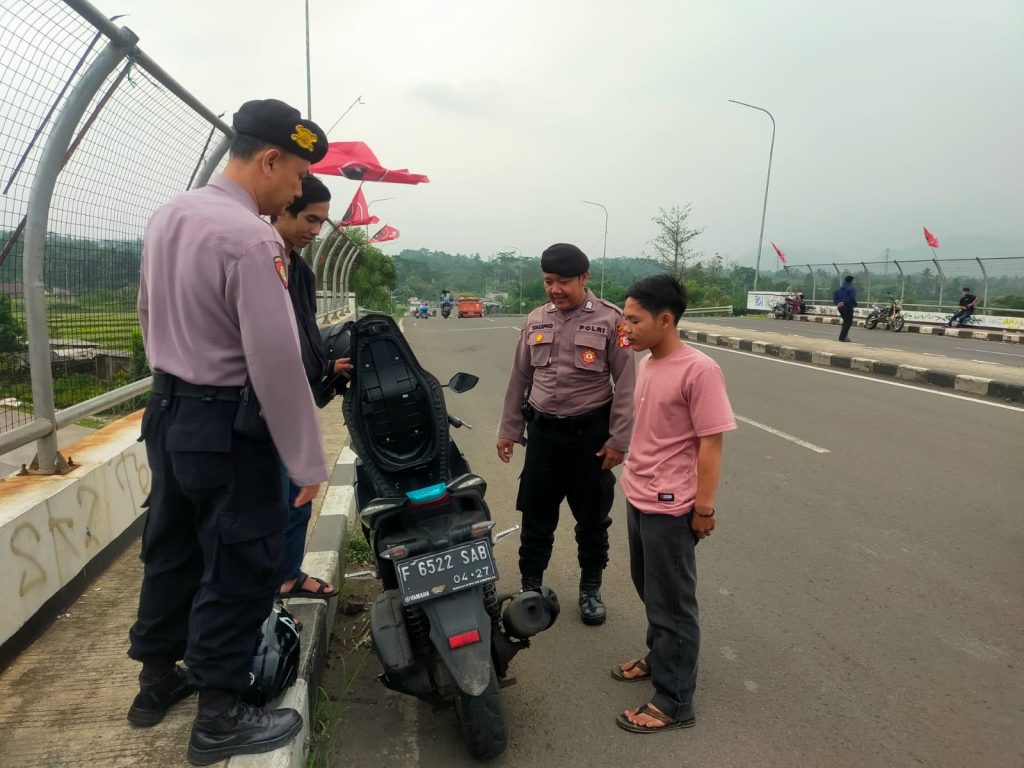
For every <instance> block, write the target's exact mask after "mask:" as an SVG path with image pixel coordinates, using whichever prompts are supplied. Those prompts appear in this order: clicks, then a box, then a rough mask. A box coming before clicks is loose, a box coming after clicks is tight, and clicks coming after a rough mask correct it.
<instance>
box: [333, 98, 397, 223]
mask: <svg viewBox="0 0 1024 768" xmlns="http://www.w3.org/2000/svg"><path fill="white" fill-rule="evenodd" d="M342 117H344V115H342ZM394 199H395V198H394V197H378V198H377V199H376V200H371V201H370V202H368V203H367V204H366V213H367V215H369V213H370V206H371V205H373V204H374V203H383V202H384V201H385V200H394ZM366 240H367V242H369V240H370V225H369V224H367V225H366Z"/></svg>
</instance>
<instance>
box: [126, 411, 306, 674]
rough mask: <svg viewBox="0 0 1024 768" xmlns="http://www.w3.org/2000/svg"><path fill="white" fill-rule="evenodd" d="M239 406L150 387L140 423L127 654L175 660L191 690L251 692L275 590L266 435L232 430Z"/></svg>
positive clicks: (277, 497) (282, 517)
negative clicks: (138, 529)
mask: <svg viewBox="0 0 1024 768" xmlns="http://www.w3.org/2000/svg"><path fill="white" fill-rule="evenodd" d="M237 410H238V403H237V402H224V401H220V400H210V401H204V400H202V399H199V398H194V397H174V396H167V395H157V394H154V395H152V396H151V397H150V400H149V403H148V405H147V406H146V412H145V415H144V416H143V421H142V439H144V440H145V442H146V453H147V455H148V457H149V466H150V469H151V471H152V478H153V480H152V482H153V485H152V489H151V492H150V497H149V515H148V518H147V520H146V527H145V530H144V532H143V535H142V561H143V562H144V563H145V571H144V577H143V581H142V590H141V594H140V596H139V613H138V620H137V621H136V622H135V625H134V626H133V627H132V629H131V632H130V637H131V648H130V650H129V652H128V655H129V656H131V658H133V659H136V660H138V661H142V662H144V663H146V662H149V663H154V664H171V663H174V662H175V661H177V660H178V659H181V658H184V660H185V663H186V664H187V665H188V668H189V681H190V682H191V683H192V684H193V685H195V686H196V687H197V688H200V689H202V688H219V689H225V690H234V691H243V690H245V689H247V688H248V687H249V684H250V682H249V681H250V678H249V671H250V669H251V668H252V657H253V653H254V652H255V650H256V646H257V643H258V641H259V629H260V626H261V624H262V623H263V621H264V620H265V619H266V618H267V616H268V615H269V614H270V611H271V609H272V607H273V601H274V596H275V594H276V592H277V589H278V588H279V587H280V570H279V565H280V562H279V561H280V558H281V549H282V540H283V531H284V527H285V524H286V522H287V519H288V512H287V508H286V506H285V502H284V500H283V498H282V494H281V475H280V469H279V468H278V459H277V454H276V453H275V451H274V446H273V443H272V442H271V441H270V440H265V441H264V440H259V441H257V440H250V439H247V438H244V437H241V436H239V435H238V434H235V433H234V431H233V429H232V425H233V422H234V418H235V414H236V412H237Z"/></svg>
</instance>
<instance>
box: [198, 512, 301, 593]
mask: <svg viewBox="0 0 1024 768" xmlns="http://www.w3.org/2000/svg"><path fill="white" fill-rule="evenodd" d="M240 514H241V513H240ZM224 519H225V517H224V516H223V515H222V517H221V520H222V523H223V521H224ZM280 529H281V526H280V524H279V525H278V530H277V532H276V533H271V534H269V535H264V536H254V537H251V538H246V539H237V538H235V536H232V535H227V532H226V530H225V527H224V526H223V524H222V525H221V537H220V546H219V547H218V548H217V563H216V566H215V585H216V586H215V589H216V590H217V591H218V592H219V593H220V595H221V597H223V598H225V599H228V600H247V599H251V598H255V597H263V596H266V595H267V594H268V593H273V592H275V591H277V588H278V587H279V586H280V585H281V573H280V570H281V552H282V550H283V544H284V535H283V534H282V532H281V530H280ZM235 533H236V534H237V531H236V532H235Z"/></svg>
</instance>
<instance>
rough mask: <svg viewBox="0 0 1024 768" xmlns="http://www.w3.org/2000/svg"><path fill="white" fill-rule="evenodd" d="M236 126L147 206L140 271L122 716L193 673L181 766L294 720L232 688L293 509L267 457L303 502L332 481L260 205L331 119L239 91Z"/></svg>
mask: <svg viewBox="0 0 1024 768" xmlns="http://www.w3.org/2000/svg"><path fill="white" fill-rule="evenodd" d="M233 125H234V129H235V136H234V139H233V140H232V144H231V150H230V156H229V158H228V162H227V165H226V166H225V168H224V172H223V173H222V174H221V175H219V176H216V177H215V178H213V179H211V180H210V183H209V184H208V185H206V186H205V187H202V188H200V189H194V190H191V191H189V192H184V193H182V194H180V195H178V196H177V197H175V198H173V199H172V200H170V201H169V202H168V203H166V204H165V205H163V206H162V207H161V208H160V209H159V210H157V212H156V213H154V214H153V216H152V217H151V218H150V220H149V224H148V225H147V227H146V237H145V242H144V246H143V250H142V275H141V281H140V285H139V322H140V325H141V326H142V335H143V340H144V342H145V348H146V357H147V359H148V361H149V365H150V367H151V368H152V369H153V392H152V395H151V396H150V398H149V401H148V403H147V404H146V411H145V414H144V415H143V417H142V438H143V439H144V440H145V443H146V455H147V457H148V459H149V466H150V469H151V470H152V473H153V480H152V491H151V493H150V496H149V513H148V517H147V520H146V529H145V531H144V532H143V534H142V552H141V558H142V561H143V563H144V564H145V568H144V571H143V578H142V585H141V594H140V596H139V611H138V619H137V620H136V622H135V625H134V626H133V627H132V628H131V632H130V637H131V647H130V649H129V651H128V655H129V656H130V657H131V658H133V659H135V660H136V661H140V662H142V671H141V673H140V674H139V693H138V695H137V696H136V697H135V700H134V701H133V702H132V705H131V707H130V709H129V710H128V720H129V722H131V723H132V724H133V725H136V726H142V727H147V726H153V725H156V724H157V723H159V722H160V721H161V720H162V719H163V717H164V715H165V714H166V712H167V710H168V709H169V708H170V707H171V706H173V705H174V704H175V703H176V702H178V701H180V700H181V699H183V698H185V697H186V696H188V695H189V694H190V693H191V692H192V691H193V690H196V689H198V691H199V712H198V715H197V717H196V719H195V722H194V723H193V725H192V735H191V738H190V740H189V745H188V759H189V761H191V762H192V763H193V764H194V765H210V764H212V763H215V762H219V761H221V760H224V759H226V758H228V757H230V756H232V755H239V754H246V753H261V752H267V751H269V750H271V749H275V748H276V747H278V746H280V745H282V744H284V743H286V742H287V741H289V740H291V739H292V738H293V737H294V736H295V735H296V734H298V733H299V732H300V731H301V730H302V716H301V715H300V714H299V713H298V712H297V711H296V710H294V709H289V708H283V709H275V710H266V711H265V710H263V709H262V708H260V707H254V706H251V705H249V704H246V703H244V702H242V701H241V699H240V694H241V693H242V692H243V691H246V690H248V689H249V687H250V685H251V684H252V672H251V670H252V664H253V653H254V651H255V649H256V646H257V643H258V642H259V632H260V625H261V624H262V623H263V622H264V620H265V619H266V618H267V616H268V615H269V614H270V611H271V609H272V607H273V604H274V595H275V594H276V593H277V590H278V588H279V587H280V586H281V581H280V573H279V570H278V565H279V562H280V558H281V546H282V540H283V532H284V528H285V525H286V523H287V520H288V510H287V508H286V504H285V501H284V499H283V498H282V494H281V475H280V471H279V469H278V462H279V461H283V462H284V464H285V466H286V467H287V468H288V475H289V476H290V477H291V478H292V480H293V481H294V482H295V484H296V485H297V486H299V488H300V489H301V490H300V493H299V496H298V498H297V499H296V500H295V503H296V505H298V506H301V505H303V504H305V503H306V502H307V501H309V500H311V499H313V498H315V497H316V494H317V491H318V490H319V488H320V484H321V483H323V482H324V481H326V480H327V468H326V465H325V463H324V452H323V444H322V442H321V439H320V426H319V423H318V421H317V413H316V407H315V406H314V404H313V397H312V395H311V394H310V389H309V384H308V382H307V381H306V377H305V376H304V375H303V373H302V357H301V353H300V351H299V341H298V338H297V334H296V326H295V313H294V312H293V310H292V306H291V302H290V301H289V299H288V291H287V288H286V286H287V282H288V276H287V272H286V268H285V264H284V259H285V251H284V246H283V244H282V242H281V237H280V236H279V235H278V234H277V232H276V231H275V230H274V228H273V227H272V226H271V225H270V224H269V223H268V222H266V221H265V220H263V219H262V218H260V217H261V216H266V215H270V214H279V213H282V212H283V211H284V209H285V206H287V205H288V203H290V202H291V201H292V199H293V198H295V196H296V195H299V194H301V193H302V179H303V177H304V176H305V175H306V173H307V172H308V171H309V165H310V163H311V162H317V161H319V160H321V159H322V158H323V156H324V154H325V153H326V151H327V136H326V135H325V134H324V132H323V131H322V130H321V129H320V128H319V127H318V126H317V125H316V124H315V123H313V122H310V121H309V120H304V119H303V118H302V116H301V115H300V113H299V111H298V110H297V109H294V108H293V107H290V106H288V105H287V104H285V103H283V102H280V101H277V100H274V99H268V100H266V101H249V102H246V103H245V104H243V105H242V106H241V108H240V109H239V110H238V112H236V113H235V115H234V119H233ZM247 378H248V379H249V380H250V381H251V384H252V390H253V391H254V392H255V393H257V394H258V398H259V406H260V408H261V412H262V416H259V415H258V414H257V415H256V418H254V419H253V421H254V422H255V425H253V423H252V422H250V421H248V420H247V419H245V415H246V414H251V413H252V409H250V410H248V411H247V410H245V409H244V408H243V407H242V406H243V405H249V404H252V401H251V400H248V401H246V402H245V403H243V401H242V396H241V391H242V388H243V385H244V383H245V382H246V380H247ZM240 417H241V419H240ZM264 418H265V422H266V423H265V428H264V429H260V427H261V424H262V421H263V419H264ZM236 422H237V423H239V428H237V429H236ZM278 456H280V459H279V458H278ZM182 657H184V660H185V663H186V664H187V665H188V672H187V677H186V672H185V670H183V669H182V668H181V667H179V666H177V664H176V662H177V660H178V659H181V658H182Z"/></svg>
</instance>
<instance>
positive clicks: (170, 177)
mask: <svg viewBox="0 0 1024 768" xmlns="http://www.w3.org/2000/svg"><path fill="white" fill-rule="evenodd" d="M116 18H117V17H114V19H108V18H107V17H106V16H104V15H103V14H102V13H101V12H100V11H99V10H97V9H96V8H94V7H93V6H92V5H90V4H89V3H88V2H85V0H3V3H2V4H0V28H2V29H3V30H4V34H3V35H2V36H0V82H2V83H3V85H4V88H3V90H0V192H2V195H0V454H2V453H5V452H7V451H10V450H13V449H15V448H18V447H20V446H22V445H25V444H27V443H30V442H32V441H35V442H36V452H37V453H36V460H35V461H34V462H33V467H34V469H35V471H38V472H40V473H45V474H49V473H52V472H54V471H64V470H66V469H67V465H66V463H65V462H64V459H63V457H62V456H61V455H60V452H59V451H58V450H57V438H56V430H57V429H59V428H61V427H63V426H66V425H67V424H70V423H73V422H74V421H76V420H78V419H81V418H83V417H85V416H89V415H92V414H95V413H100V412H102V411H105V410H107V409H109V408H111V407H113V406H116V405H118V404H119V403H124V402H126V401H129V400H133V399H134V398H137V397H139V396H140V395H142V394H144V393H145V392H146V391H147V389H148V388H149V385H150V378H149V370H148V367H147V365H146V360H145V353H144V350H143V349H142V339H141V333H140V331H139V328H138V319H137V307H136V302H137V297H138V285H139V283H138V281H139V265H140V263H141V255H142V238H143V234H144V231H145V225H146V222H147V221H148V219H149V217H150V215H151V214H152V213H153V212H154V211H155V210H156V209H157V208H158V207H159V206H160V205H162V204H163V203H164V202H166V201H167V200H168V199H169V198H170V197H172V196H173V195H175V194H177V193H179V192H181V191H184V190H187V189H191V188H195V187H199V186H202V185H204V184H205V183H206V182H207V181H208V180H209V178H210V177H211V176H212V174H213V173H214V172H215V171H216V170H217V168H218V167H219V166H220V165H221V164H222V163H223V162H224V159H225V156H226V153H227V150H228V147H229V145H230V142H231V139H232V137H233V132H232V130H231V128H230V127H229V126H228V125H227V124H226V123H224V122H223V121H222V120H221V119H220V117H219V116H218V115H216V114H214V113H213V111H212V110H210V109H209V108H207V107H206V106H205V105H203V104H202V103H201V102H200V101H199V100H198V99H196V98H195V97H194V96H193V95H192V94H190V93H189V92H188V91H187V90H186V89H185V88H184V87H182V85H181V84H180V83H178V82H177V81H176V80H175V79H174V78H173V77H171V76H170V75H169V74H168V73H167V72H166V71H164V70H163V69H162V68H161V67H160V66H159V65H158V64H157V63H156V62H154V61H153V60H152V59H151V58H149V56H147V55H146V54H145V53H144V52H143V51H142V50H141V49H140V48H139V47H138V38H137V37H136V35H135V34H134V33H133V32H131V30H129V29H127V28H123V27H119V26H117V25H116V24H115V23H114V21H115V20H116ZM332 234H334V235H335V237H334V239H333V241H332V243H331V246H330V248H328V249H326V250H324V247H323V246H324V245H326V240H329V239H331V238H330V237H328V238H325V239H324V241H322V242H321V243H320V244H319V245H318V247H317V248H316V249H311V251H310V253H311V255H310V258H314V259H316V260H317V261H319V262H320V264H319V266H320V269H319V271H318V273H317V274H318V277H319V278H320V281H321V282H320V283H319V285H320V286H321V288H322V293H323V295H324V296H325V299H324V303H323V304H322V306H321V310H322V311H323V314H324V315H325V316H326V315H329V314H330V313H331V312H332V311H336V309H337V307H338V306H339V305H340V304H341V302H342V301H343V300H344V299H343V297H345V294H346V293H347V285H348V284H347V282H346V280H347V276H348V274H349V272H350V271H351V268H352V264H353V263H354V261H355V257H356V251H354V250H353V247H352V243H351V242H350V241H349V240H348V238H347V237H345V236H344V234H342V233H340V232H338V231H337V230H335V231H334V233H332ZM322 251H323V253H321V252H322ZM321 256H323V257H324V258H323V259H321V258H320V257H321ZM327 257H333V258H332V259H331V260H328V258H327ZM346 301H347V300H346ZM58 409H60V410H58Z"/></svg>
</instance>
